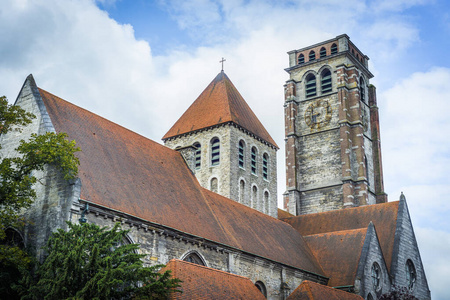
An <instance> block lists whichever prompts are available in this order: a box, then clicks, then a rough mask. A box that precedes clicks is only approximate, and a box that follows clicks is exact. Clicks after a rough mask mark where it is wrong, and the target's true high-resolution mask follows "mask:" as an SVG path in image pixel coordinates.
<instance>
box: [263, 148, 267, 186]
mask: <svg viewBox="0 0 450 300" xmlns="http://www.w3.org/2000/svg"><path fill="white" fill-rule="evenodd" d="M267 161H268V157H267V154H264V155H263V178H264V179H265V180H267V178H268V176H267V164H268V162H267Z"/></svg>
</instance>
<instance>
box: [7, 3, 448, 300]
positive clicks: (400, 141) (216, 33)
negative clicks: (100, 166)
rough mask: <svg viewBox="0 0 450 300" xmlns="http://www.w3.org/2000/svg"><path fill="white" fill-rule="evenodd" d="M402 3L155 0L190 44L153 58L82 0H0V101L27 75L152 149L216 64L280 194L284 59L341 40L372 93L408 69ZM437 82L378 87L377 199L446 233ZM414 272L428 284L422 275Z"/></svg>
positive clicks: (443, 72)
mask: <svg viewBox="0 0 450 300" xmlns="http://www.w3.org/2000/svg"><path fill="white" fill-rule="evenodd" d="M100 2H101V3H102V5H114V3H115V1H113V0H102V1H100ZM383 3H385V4H382V5H385V6H386V5H387V3H388V2H387V1H386V2H383ZM405 3H406V2H405V1H397V2H395V3H394V4H395V5H394V6H390V8H389V7H388V6H386V7H388V8H386V9H385V10H389V11H390V14H389V16H387V17H386V16H385V15H382V14H378V15H376V16H372V11H373V6H370V5H366V4H365V3H364V2H361V1H356V0H354V1H350V2H349V1H347V2H342V1H330V0H329V1H315V2H314V4H312V2H310V1H298V2H295V1H283V2H281V4H280V2H278V1H239V0H236V1H203V0H196V1H175V2H167V3H166V4H165V5H167V6H166V8H167V9H172V8H174V7H175V6H178V9H177V10H175V11H173V17H176V18H177V20H178V21H179V24H180V26H181V27H182V28H184V31H185V32H186V33H187V34H191V35H193V36H194V37H195V39H197V40H198V41H199V43H198V44H199V46H197V47H195V48H190V49H188V48H187V47H182V46H181V47H179V48H178V50H174V49H169V50H168V51H167V52H165V53H168V54H167V55H164V56H153V55H152V52H151V47H150V46H151V45H149V44H148V43H147V42H145V41H139V40H137V39H136V38H135V35H134V31H133V28H132V27H131V26H130V25H123V24H118V23H117V22H116V21H114V20H112V19H111V18H109V16H108V14H107V13H105V12H104V11H102V10H100V9H98V8H97V7H96V5H95V2H94V1H91V0H79V1H60V0H46V1H25V0H23V1H6V3H4V1H2V5H0V78H2V80H1V81H0V94H1V95H3V94H6V95H7V96H8V97H9V99H10V100H11V101H13V100H14V99H15V97H16V95H17V93H18V91H19V89H20V87H21V85H22V83H23V81H24V79H25V77H26V76H27V75H28V74H29V73H33V74H34V76H35V79H36V81H37V83H38V85H39V86H40V87H42V88H44V89H46V90H48V91H49V92H51V93H54V94H56V95H58V96H60V97H62V98H64V99H66V100H68V101H70V102H73V103H75V104H77V105H80V106H82V107H84V108H86V109H89V110H91V111H93V112H95V113H98V114H99V115H102V116H104V117H106V118H108V119H110V120H113V121H115V122H117V123H119V124H122V125H124V126H125V127H128V128H130V129H132V130H135V131H138V132H139V133H141V134H144V135H145V136H147V137H149V138H151V139H153V140H156V141H159V140H160V138H161V137H162V136H163V135H164V133H165V132H166V131H167V130H168V129H169V128H170V126H171V125H172V124H173V123H174V122H175V120H176V119H177V118H178V117H179V116H180V115H181V114H182V112H183V111H184V110H185V109H186V108H187V107H188V106H189V105H190V104H191V103H192V102H193V101H194V100H195V98H196V97H197V96H198V95H199V94H200V93H201V92H202V90H203V89H204V88H205V87H206V86H207V85H208V84H209V82H210V81H211V80H212V79H213V78H214V76H216V75H217V73H218V72H219V71H220V64H219V60H220V58H221V57H225V58H226V59H227V62H226V63H225V71H226V73H227V74H228V75H229V77H230V79H231V80H232V81H233V82H234V84H235V85H236V87H237V88H238V89H239V91H240V92H241V94H242V95H243V97H244V98H245V99H246V100H247V102H248V103H249V105H250V106H251V107H252V109H253V110H254V111H255V113H256V114H257V115H258V117H259V118H260V119H261V121H262V123H263V124H264V125H265V126H266V128H267V129H268V131H269V132H270V134H271V135H272V136H273V137H274V139H275V141H276V142H277V143H278V145H279V146H280V147H281V149H280V150H279V155H278V162H279V164H278V173H279V178H278V181H279V185H278V186H279V189H278V196H279V198H281V194H282V193H283V192H284V186H285V184H284V180H285V179H284V123H283V100H284V95H283V83H284V81H285V80H286V79H287V78H288V76H287V73H285V72H284V70H283V68H285V67H287V66H288V56H287V54H286V51H289V50H293V49H297V48H301V47H305V46H308V45H310V44H313V43H317V42H320V41H322V40H325V39H329V38H332V37H335V36H336V35H339V34H341V33H347V34H349V35H350V37H351V38H352V41H353V42H355V44H357V45H358V47H359V48H360V49H361V50H362V51H363V52H367V54H368V55H369V56H370V57H371V59H372V61H373V62H374V65H373V68H372V65H371V68H372V70H375V71H376V72H374V73H376V74H381V75H380V76H381V77H382V78H384V80H385V81H384V82H386V81H387V82H389V81H390V83H389V85H386V84H384V86H387V87H391V86H392V80H394V79H396V78H393V77H391V73H392V72H394V71H397V70H400V69H402V64H405V63H408V62H407V61H403V60H402V54H404V53H406V52H407V51H409V50H410V49H411V45H412V44H413V43H414V42H415V41H417V39H419V38H420V37H419V35H418V32H419V31H418V29H417V26H416V24H414V23H412V22H411V21H410V20H409V19H408V18H405V17H404V16H402V15H401V10H400V11H399V10H398V9H403V8H405V7H407V4H405ZM420 3H421V2H417V1H416V2H414V5H416V4H420ZM405 5H406V6H405ZM349 7H351V8H352V9H348V8H349ZM408 7H409V6H408ZM396 11H399V12H400V13H399V14H397V15H396V14H395V12H396ZM337 16H338V17H337ZM25 20H26V22H25ZM394 29H395V30H394ZM179 49H183V50H182V51H181V50H179ZM397 74H398V72H397ZM449 79H450V71H449V70H448V69H442V68H436V69H433V70H430V71H428V72H423V73H415V74H413V75H411V76H408V77H407V78H406V79H404V80H401V81H399V82H397V83H396V84H395V86H394V87H392V89H390V90H388V91H386V92H385V93H383V92H382V91H383V89H382V88H383V85H381V86H378V88H379V89H378V91H379V93H380V95H381V96H379V97H378V98H379V106H380V115H381V120H382V124H381V125H382V127H381V138H382V149H383V159H384V171H385V184H386V191H387V192H388V193H391V195H390V199H391V200H394V199H396V198H398V195H399V194H400V191H401V190H403V191H404V192H405V194H406V196H407V199H408V204H409V207H410V211H411V215H412V219H413V222H414V223H415V224H416V223H417V224H418V225H420V228H422V227H425V226H430V227H431V226H444V228H449V227H448V221H447V220H446V216H448V211H449V204H447V201H445V200H446V195H448V194H449V190H448V186H450V184H449V181H448V180H449V179H448V176H446V173H448V171H447V170H448V169H449V167H450V163H449V152H448V149H449V143H448V142H447V141H446V140H447V138H446V133H447V132H449V131H448V130H449V129H450V128H449V127H450V126H449V122H448V121H447V118H446V113H447V112H448V111H449V110H448V109H449V108H450V107H449V101H446V99H450V88H449V87H448V85H447V83H448V82H450V81H449ZM380 87H381V89H380ZM435 207H439V209H440V211H441V213H440V214H439V213H437V212H436V210H435ZM427 220H434V221H433V222H427ZM447 233H448V231H447V232H444V234H447ZM423 236H424V235H423V234H418V239H419V243H420V245H421V249H422V253H423V256H424V257H431V256H432V255H430V254H429V252H428V251H431V250H429V249H428V248H423V247H422V245H423V244H424V243H423V242H422V239H423V238H422V237H423ZM436 247H439V245H436ZM430 249H431V248H430ZM442 249H447V248H442ZM425 264H426V266H425V267H426V269H427V272H428V273H427V274H428V276H431V277H430V278H429V281H432V280H433V281H434V280H435V278H436V277H435V276H433V275H430V272H431V271H433V270H434V269H429V268H427V264H428V262H425ZM447 265H448V264H447ZM446 278H448V276H447V277H446ZM430 285H431V283H430ZM434 286H435V285H434ZM436 289H437V288H436ZM439 291H440V290H439ZM439 293H440V292H435V291H434V290H433V296H434V298H435V299H438V298H439V297H440V298H444V297H445V296H442V295H445V294H439ZM436 296H437V297H436Z"/></svg>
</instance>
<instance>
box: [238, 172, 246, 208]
mask: <svg viewBox="0 0 450 300" xmlns="http://www.w3.org/2000/svg"><path fill="white" fill-rule="evenodd" d="M246 186H247V181H246V180H245V178H244V177H240V178H239V195H238V196H239V197H238V200H239V203H241V204H246V203H245V202H246V201H245V199H246V197H245V195H246V194H247V193H246Z"/></svg>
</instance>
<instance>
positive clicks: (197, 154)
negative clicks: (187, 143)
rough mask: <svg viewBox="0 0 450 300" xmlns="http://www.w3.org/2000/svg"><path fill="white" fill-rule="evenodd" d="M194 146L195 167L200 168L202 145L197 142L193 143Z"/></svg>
mask: <svg viewBox="0 0 450 300" xmlns="http://www.w3.org/2000/svg"><path fill="white" fill-rule="evenodd" d="M194 147H195V148H197V149H195V168H196V169H200V167H201V166H202V147H201V145H200V143H198V142H197V143H194Z"/></svg>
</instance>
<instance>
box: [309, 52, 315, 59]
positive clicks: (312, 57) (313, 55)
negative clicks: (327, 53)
mask: <svg viewBox="0 0 450 300" xmlns="http://www.w3.org/2000/svg"><path fill="white" fill-rule="evenodd" d="M315 59H316V52H314V51H311V52H309V61H312V60H315Z"/></svg>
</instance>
